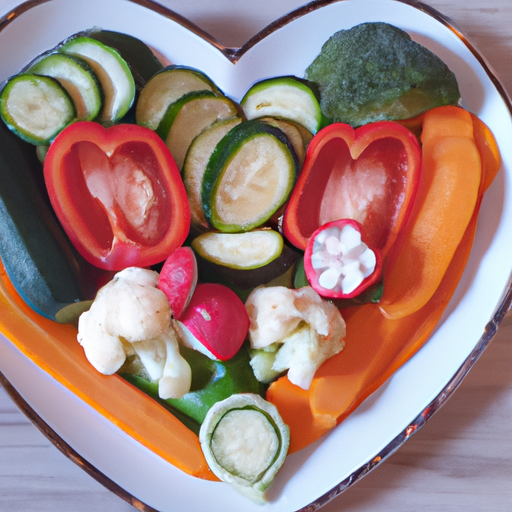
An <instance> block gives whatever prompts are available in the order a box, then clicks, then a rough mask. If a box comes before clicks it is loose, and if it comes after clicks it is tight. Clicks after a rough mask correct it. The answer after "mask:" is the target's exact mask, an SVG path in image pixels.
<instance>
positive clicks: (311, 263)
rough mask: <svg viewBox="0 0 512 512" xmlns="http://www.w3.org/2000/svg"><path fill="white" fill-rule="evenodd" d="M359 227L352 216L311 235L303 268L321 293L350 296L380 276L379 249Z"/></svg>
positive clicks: (338, 297)
mask: <svg viewBox="0 0 512 512" xmlns="http://www.w3.org/2000/svg"><path fill="white" fill-rule="evenodd" d="M362 229H363V228H362V226H361V224H359V222H357V221H355V220H353V219H339V220H335V221H332V222H328V223H327V224H324V225H323V226H320V227H319V228H318V229H317V230H316V231H315V232H314V233H313V234H312V235H311V237H310V239H309V241H308V245H307V246H306V251H305V252H304V271H305V273H306V277H307V279H308V281H309V283H310V285H311V287H312V288H313V289H314V290H315V291H316V292H317V293H318V294H319V295H321V296H322V297H326V298H330V299H351V298H353V297H356V296H357V295H359V294H360V293H361V292H363V291H364V290H366V289H367V288H368V287H369V286H371V285H372V284H374V283H376V282H377V280H378V279H379V278H380V276H381V270H382V258H381V256H380V252H379V251H377V250H375V249H373V248H371V247H369V246H368V245H367V244H366V241H365V239H364V237H363V233H362Z"/></svg>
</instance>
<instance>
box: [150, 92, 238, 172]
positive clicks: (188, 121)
mask: <svg viewBox="0 0 512 512" xmlns="http://www.w3.org/2000/svg"><path fill="white" fill-rule="evenodd" d="M238 115H239V110H238V106H237V105H236V103H235V102H233V101H232V100H231V99H229V98H228V97H227V96H218V95H217V94H216V93H214V92H213V91H194V92H189V93H187V94H185V95H184V96H182V97H181V98H180V99H179V100H177V101H175V102H174V103H172V104H171V105H170V106H169V108H168V109H167V112H166V113H165V115H164V117H163V118H162V121H161V122H160V124H159V125H158V129H157V133H158V134H159V135H160V137H162V139H164V140H165V143H166V144H167V147H168V148H169V150H170V152H171V154H172V156H173V157H174V160H175V161H176V164H177V166H178V168H179V169H182V168H183V163H184V162H185V157H186V154H187V151H188V148H189V147H190V144H191V143H192V141H193V140H194V139H195V137H196V136H197V135H199V133H201V132H202V131H203V130H204V129H206V128H208V127H209V126H211V125H212V124H213V123H215V122H217V121H220V120H223V119H230V118H233V117H238Z"/></svg>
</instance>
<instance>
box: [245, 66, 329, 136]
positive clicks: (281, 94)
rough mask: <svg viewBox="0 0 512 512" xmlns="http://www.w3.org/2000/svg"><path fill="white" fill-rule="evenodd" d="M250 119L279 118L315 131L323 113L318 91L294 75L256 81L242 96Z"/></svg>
mask: <svg viewBox="0 0 512 512" xmlns="http://www.w3.org/2000/svg"><path fill="white" fill-rule="evenodd" d="M240 104H241V106H242V108H243V111H244V113H245V115H246V117H247V119H257V118H260V117H267V116H268V117H277V118H283V119H289V120H291V121H295V122H297V123H299V124H301V125H302V126H304V127H305V128H307V130H308V131H310V132H311V133H313V134H315V133H316V132H317V131H318V130H319V129H320V127H321V125H322V121H323V116H322V111H321V109H320V103H319V102H318V99H317V97H316V94H315V93H314V91H313V90H312V89H311V88H310V87H309V86H308V85H307V84H306V83H305V82H303V81H301V80H299V79H298V78H295V77H292V76H285V77H277V78H269V79H265V80H261V81H260V82H257V83H256V84H254V85H253V86H252V87H251V88H250V89H249V90H248V91H247V93H246V94H245V96H244V97H243V98H242V101H241V103H240Z"/></svg>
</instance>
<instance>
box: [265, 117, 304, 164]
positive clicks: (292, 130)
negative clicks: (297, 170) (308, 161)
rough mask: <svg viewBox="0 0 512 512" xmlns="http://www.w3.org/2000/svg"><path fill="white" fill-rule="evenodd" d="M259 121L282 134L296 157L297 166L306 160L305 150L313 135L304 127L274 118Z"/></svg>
mask: <svg viewBox="0 0 512 512" xmlns="http://www.w3.org/2000/svg"><path fill="white" fill-rule="evenodd" d="M259 120H260V121H263V122H265V123H268V124H270V125H272V126H275V127H276V128H279V129H280V130H282V131H283V132H284V134H285V135H286V136H287V137H288V140H289V141H290V144H291V145H292V148H293V149H294V151H295V154H296V155H297V160H298V161H299V164H300V165H302V164H303V163H304V160H305V158H306V150H307V147H308V145H309V143H310V141H311V139H312V138H313V134H312V133H311V132H310V131H308V130H307V129H306V128H304V126H302V125H300V124H298V123H295V122H293V121H289V120H285V119H278V118H276V117H263V118H261V119H259Z"/></svg>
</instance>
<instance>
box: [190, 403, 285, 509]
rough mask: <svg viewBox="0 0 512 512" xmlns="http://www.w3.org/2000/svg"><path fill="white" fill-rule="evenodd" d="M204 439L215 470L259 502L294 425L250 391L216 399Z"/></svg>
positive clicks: (201, 436)
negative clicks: (291, 426) (218, 400)
mask: <svg viewBox="0 0 512 512" xmlns="http://www.w3.org/2000/svg"><path fill="white" fill-rule="evenodd" d="M199 442H200V443H201V449H202V451H203V453H204V456H205V459H206V462H207V463H208V466H209V467H210V469H211V470H212V472H213V473H214V474H215V475H216V476H217V477H218V478H220V480H222V481H223V482H226V483H228V484H230V485H231V486H232V487H233V488H234V489H236V490H237V491H238V492H240V493H242V494H243V495H244V496H246V497H248V498H250V499H251V500H252V501H254V502H255V503H259V504H265V503H266V502H267V500H266V497H265V491H266V490H267V489H268V487H269V486H270V485H271V484H272V481H273V480H274V477H275V476H276V474H277V472H278V471H279V470H280V469H281V467H282V465H283V463H284V461H285V458H286V455H287V453H288V449H289V446H290V430H289V428H288V426H287V425H286V424H285V423H284V422H283V420H282V418H281V416H280V415H279V412H278V410H277V408H276V407H275V406H274V405H273V404H271V403H270V402H267V401H266V400H264V399H263V398H261V396H259V395H256V394H251V393H243V394H238V395H232V396H230V397H229V398H227V399H225V400H223V401H221V402H217V403H216V404H215V405H214V406H213V407H212V408H211V409H210V410H209V411H208V414H207V415H206V418H205V420H204V422H203V424H202V425H201V430H200V431H199Z"/></svg>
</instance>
